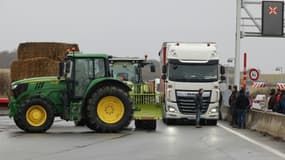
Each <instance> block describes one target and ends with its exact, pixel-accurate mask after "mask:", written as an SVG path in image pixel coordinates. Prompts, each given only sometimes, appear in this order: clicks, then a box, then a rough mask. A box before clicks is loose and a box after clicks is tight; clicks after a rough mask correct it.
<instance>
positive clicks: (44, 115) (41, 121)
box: [14, 98, 54, 133]
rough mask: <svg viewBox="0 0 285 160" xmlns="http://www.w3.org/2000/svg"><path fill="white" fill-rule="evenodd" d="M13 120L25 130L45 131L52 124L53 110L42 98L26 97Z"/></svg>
mask: <svg viewBox="0 0 285 160" xmlns="http://www.w3.org/2000/svg"><path fill="white" fill-rule="evenodd" d="M14 121H15V123H16V125H17V126H18V127H19V128H20V129H22V130H24V131H26V132H33V133H40V132H45V131H46V130H48V129H49V128H50V127H51V125H52V124H53V121H54V111H53V108H52V106H51V105H50V104H48V102H47V101H45V100H43V99H40V98H33V99H28V100H26V101H24V102H23V103H22V105H21V106H20V108H19V111H18V113H17V115H16V116H15V117H14Z"/></svg>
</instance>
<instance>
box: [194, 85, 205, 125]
mask: <svg viewBox="0 0 285 160" xmlns="http://www.w3.org/2000/svg"><path fill="white" fill-rule="evenodd" d="M203 92H204V89H203V88H200V89H199V91H198V94H197V95H196V97H195V104H196V128H201V125H200V116H201V109H202V106H203Z"/></svg>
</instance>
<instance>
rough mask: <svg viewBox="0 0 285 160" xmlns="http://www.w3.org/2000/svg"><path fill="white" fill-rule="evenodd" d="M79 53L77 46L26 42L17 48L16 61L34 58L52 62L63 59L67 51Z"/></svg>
mask: <svg viewBox="0 0 285 160" xmlns="http://www.w3.org/2000/svg"><path fill="white" fill-rule="evenodd" d="M72 48H74V49H75V51H79V47H78V45H77V44H71V43H58V42H26V43H20V44H19V46H18V50H17V51H18V59H19V60H26V59H29V58H35V57H47V58H50V59H53V60H61V59H63V58H64V56H65V54H66V51H67V50H68V49H72Z"/></svg>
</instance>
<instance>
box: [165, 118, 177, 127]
mask: <svg viewBox="0 0 285 160" xmlns="http://www.w3.org/2000/svg"><path fill="white" fill-rule="evenodd" d="M162 121H163V123H164V124H166V125H174V124H175V123H176V119H169V118H163V119H162Z"/></svg>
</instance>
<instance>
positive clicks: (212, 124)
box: [207, 120, 217, 126]
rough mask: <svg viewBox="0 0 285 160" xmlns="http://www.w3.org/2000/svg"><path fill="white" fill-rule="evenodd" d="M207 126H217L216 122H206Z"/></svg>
mask: <svg viewBox="0 0 285 160" xmlns="http://www.w3.org/2000/svg"><path fill="white" fill-rule="evenodd" d="M207 125H210V126H216V125H217V120H207Z"/></svg>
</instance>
